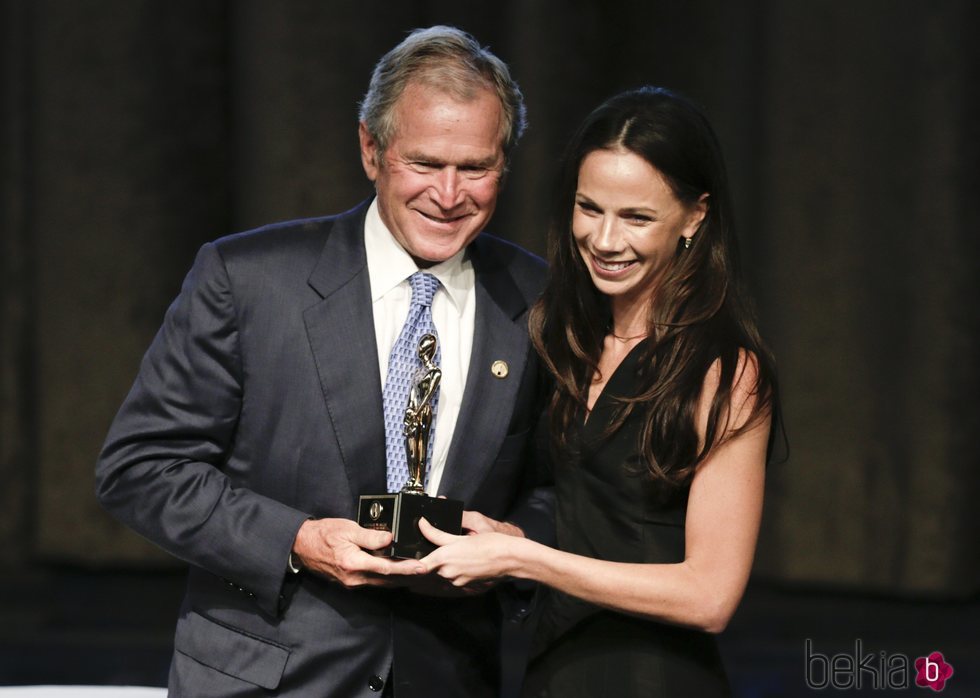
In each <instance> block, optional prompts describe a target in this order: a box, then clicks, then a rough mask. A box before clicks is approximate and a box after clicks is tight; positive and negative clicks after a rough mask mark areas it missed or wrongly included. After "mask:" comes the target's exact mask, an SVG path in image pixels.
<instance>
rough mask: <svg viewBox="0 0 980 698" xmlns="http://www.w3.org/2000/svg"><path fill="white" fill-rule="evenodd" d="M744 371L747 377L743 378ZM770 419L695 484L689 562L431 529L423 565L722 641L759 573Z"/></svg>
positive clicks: (729, 447) (750, 378)
mask: <svg viewBox="0 0 980 698" xmlns="http://www.w3.org/2000/svg"><path fill="white" fill-rule="evenodd" d="M743 369H744V370H743ZM739 374H740V377H739V378H738V380H737V382H736V384H735V386H734V387H733V394H732V401H731V404H732V413H733V417H732V418H731V420H730V423H729V429H731V430H734V429H737V428H738V427H741V426H744V424H745V421H746V417H747V415H748V414H750V413H751V407H752V403H753V402H754V400H755V399H756V395H755V394H754V388H755V384H756V380H755V379H756V365H755V361H754V360H753V359H749V360H745V358H744V357H743V360H742V361H741V362H740V366H739V370H738V372H737V374H736V375H739ZM717 382H718V370H717V367H713V368H712V370H711V371H710V372H709V374H708V376H707V377H706V379H705V386H704V389H703V391H702V399H701V402H700V407H699V413H700V414H699V429H700V430H701V433H703V430H704V425H705V424H706V422H707V411H708V406H709V405H710V398H711V397H712V396H713V395H714V392H715V388H716V386H717ZM768 437H769V420H768V419H763V420H758V422H757V423H756V424H754V425H753V426H752V427H751V428H750V429H748V430H747V431H744V432H743V433H741V434H739V435H738V436H734V437H732V438H729V439H728V440H727V441H725V442H724V443H722V444H721V445H720V446H717V447H716V448H715V449H713V451H712V452H711V454H710V455H709V456H708V458H706V459H705V461H704V462H703V463H702V464H701V465H700V466H699V467H698V470H697V472H696V473H695V475H694V478H693V480H692V482H691V490H690V496H689V500H688V508H687V520H686V548H685V559H684V561H683V562H679V563H675V564H633V563H619V562H608V561H605V560H597V559H594V558H588V557H583V556H580V555H573V554H570V553H565V552H561V551H559V550H555V549H554V548H549V547H547V546H543V545H540V544H537V543H534V542H533V541H530V540H526V539H520V538H514V537H511V536H506V535H500V534H495V533H488V534H481V535H475V536H463V537H460V536H452V535H449V534H446V533H443V532H442V531H438V530H437V529H434V528H432V527H431V526H428V525H426V524H423V526H424V527H423V532H425V534H426V535H427V536H428V537H429V538H430V539H431V540H432V541H433V542H435V543H437V544H440V545H441V546H442V547H440V548H439V549H438V550H436V551H435V552H433V553H431V554H430V555H429V556H427V557H426V558H424V559H423V560H422V563H423V564H424V565H425V566H426V567H427V569H429V570H430V571H433V570H434V571H436V572H438V574H439V575H440V576H442V577H444V578H446V579H449V580H450V581H451V582H452V583H454V584H459V585H462V584H467V583H470V582H472V581H475V580H480V579H488V578H494V577H501V576H507V577H514V578H520V579H531V580H535V581H538V582H541V583H543V584H547V585H548V586H550V587H554V588H555V589H558V590H560V591H563V592H565V593H567V594H571V595H572V596H576V597H578V598H581V599H584V600H586V601H589V602H591V603H594V604H597V605H599V606H603V607H606V608H610V609H613V610H617V611H622V612H626V613H632V614H636V615H640V616H644V617H649V618H654V619H657V620H660V621H664V622H668V623H674V624H677V625H684V626H689V627H694V628H698V629H701V630H705V631H707V632H720V631H721V630H723V629H724V628H725V626H726V625H727V623H728V621H729V619H730V618H731V616H732V614H733V613H734V612H735V609H736V607H737V606H738V603H739V601H740V600H741V597H742V593H743V592H744V590H745V585H746V583H747V581H748V577H749V571H750V570H751V567H752V558H753V556H754V553H755V544H756V538H757V536H758V531H759V522H760V519H761V516H762V495H763V483H764V478H765V457H766V445H767V442H768Z"/></svg>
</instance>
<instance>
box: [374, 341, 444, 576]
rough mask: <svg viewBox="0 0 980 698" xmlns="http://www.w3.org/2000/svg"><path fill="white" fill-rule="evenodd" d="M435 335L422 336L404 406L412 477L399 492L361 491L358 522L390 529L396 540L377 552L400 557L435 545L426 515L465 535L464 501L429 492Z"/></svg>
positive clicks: (415, 555) (435, 384)
mask: <svg viewBox="0 0 980 698" xmlns="http://www.w3.org/2000/svg"><path fill="white" fill-rule="evenodd" d="M436 341H437V340H436V338H435V337H434V336H433V335H431V334H426V335H423V336H422V338H421V339H419V349H418V352H419V358H420V359H421V360H422V368H421V369H419V371H418V372H417V373H416V374H415V376H414V377H413V378H412V385H411V388H410V389H409V394H408V406H407V407H406V408H405V426H404V430H403V431H404V434H405V453H406V456H407V460H408V480H407V481H406V482H405V486H404V487H402V490H401V492H397V493H395V494H376V495H361V497H360V500H359V502H358V507H357V522H358V523H359V524H360V525H361V526H364V527H365V528H373V529H375V530H379V531H391V533H392V536H393V538H392V541H391V545H390V546H389V547H387V548H384V549H382V550H380V551H377V554H378V555H384V556H386V557H398V558H415V559H419V558H422V557H425V556H426V555H428V554H429V553H430V552H432V551H433V550H435V547H436V546H435V545H434V544H432V543H430V542H429V541H428V539H426V537H425V536H423V535H422V532H421V531H420V530H419V526H418V523H419V519H420V518H422V517H423V516H424V517H425V518H426V520H427V521H428V522H429V523H431V524H432V525H433V526H435V527H436V528H439V529H442V530H443V531H446V532H447V533H455V534H457V535H458V534H460V533H461V532H462V530H463V503H462V502H461V501H459V500H456V499H441V498H436V497H430V496H428V495H427V494H426V493H425V473H426V471H427V466H426V456H427V454H428V452H429V434H430V432H431V431H432V399H433V397H434V396H435V393H436V389H437V388H438V387H439V381H440V380H441V379H442V371H441V370H440V368H439V367H438V366H436V364H435V356H436Z"/></svg>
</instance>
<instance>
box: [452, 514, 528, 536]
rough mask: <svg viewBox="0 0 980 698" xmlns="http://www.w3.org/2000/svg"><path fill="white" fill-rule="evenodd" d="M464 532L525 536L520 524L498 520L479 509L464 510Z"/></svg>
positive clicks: (468, 533) (470, 533)
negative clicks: (485, 514)
mask: <svg viewBox="0 0 980 698" xmlns="http://www.w3.org/2000/svg"><path fill="white" fill-rule="evenodd" d="M463 533H465V534H467V535H471V536H472V535H476V534H477V533H503V534H505V535H508V536H516V537H518V538H524V537H525V536H524V531H522V530H521V529H520V528H519V527H518V526H515V525H514V524H512V523H509V522H507V521H497V520H496V519H491V518H490V517H489V516H484V515H483V514H481V513H480V512H478V511H464V512H463Z"/></svg>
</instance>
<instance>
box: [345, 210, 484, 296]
mask: <svg viewBox="0 0 980 698" xmlns="http://www.w3.org/2000/svg"><path fill="white" fill-rule="evenodd" d="M364 250H365V254H366V255H367V263H368V275H369V277H370V280H371V302H372V303H374V302H376V301H378V300H380V299H381V298H382V297H384V296H385V295H386V294H387V293H388V292H389V291H391V290H392V289H394V288H395V287H396V286H398V285H399V284H400V283H401V282H403V281H405V280H406V279H408V277H410V276H411V275H412V274H414V273H415V272H417V271H419V268H418V266H417V265H416V264H415V261H414V260H413V259H412V257H411V255H409V254H408V252H406V251H405V248H403V247H402V246H401V245H400V244H398V241H397V240H395V237H394V236H393V235H392V234H391V232H390V231H389V230H388V227H387V226H386V225H385V224H384V221H382V220H381V213H380V212H379V211H378V200H377V198H375V200H374V201H372V202H371V205H370V206H369V207H368V210H367V214H366V216H365V219H364ZM471 268H472V263H471V262H470V261H469V260H468V259H467V255H466V249H465V248H464V249H462V250H460V251H459V252H457V253H456V254H454V255H453V256H452V257H450V258H449V259H447V260H446V261H444V262H439V263H438V264H434V265H433V266H431V267H429V268H427V269H425V271H427V272H429V273H430V274H432V275H433V276H435V277H436V278H437V279H439V283H440V284H442V287H443V288H444V289H445V290H446V293H447V295H448V296H449V300H450V301H451V302H452V304H453V305H454V306H455V307H456V309H457V310H458V311H460V312H462V308H463V304H464V301H465V295H466V293H467V291H468V288H467V283H466V276H467V274H466V272H467V270H469V269H471Z"/></svg>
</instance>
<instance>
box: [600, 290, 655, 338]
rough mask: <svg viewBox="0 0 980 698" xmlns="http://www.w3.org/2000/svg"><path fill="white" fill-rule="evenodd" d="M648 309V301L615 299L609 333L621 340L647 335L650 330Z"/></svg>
mask: <svg viewBox="0 0 980 698" xmlns="http://www.w3.org/2000/svg"><path fill="white" fill-rule="evenodd" d="M617 301H618V302H617ZM647 309H648V305H647V304H646V303H642V304H641V303H636V302H629V301H626V300H625V299H613V303H612V323H611V324H610V327H609V333H610V334H611V335H612V336H613V337H614V338H615V339H618V340H619V341H621V342H627V341H631V340H634V339H640V338H642V337H646V336H647V334H648V332H649V330H648V329H647V315H648V313H647Z"/></svg>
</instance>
